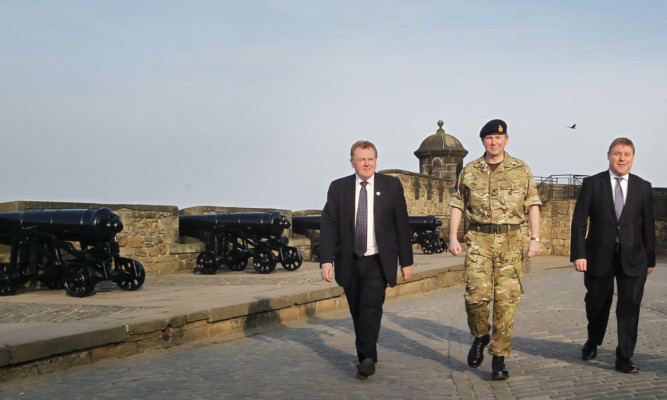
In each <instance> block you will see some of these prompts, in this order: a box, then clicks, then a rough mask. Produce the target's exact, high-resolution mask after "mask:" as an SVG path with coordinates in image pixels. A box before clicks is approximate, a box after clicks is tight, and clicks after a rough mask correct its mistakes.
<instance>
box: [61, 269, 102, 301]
mask: <svg viewBox="0 0 667 400" xmlns="http://www.w3.org/2000/svg"><path fill="white" fill-rule="evenodd" d="M96 284H97V282H95V278H94V275H93V274H92V273H91V272H90V270H89V269H88V267H87V266H86V265H85V264H84V263H82V262H71V263H69V268H68V269H67V272H65V290H66V291H67V293H68V294H69V295H70V296H74V297H86V296H88V295H89V294H90V293H92V291H93V289H95V285H96Z"/></svg>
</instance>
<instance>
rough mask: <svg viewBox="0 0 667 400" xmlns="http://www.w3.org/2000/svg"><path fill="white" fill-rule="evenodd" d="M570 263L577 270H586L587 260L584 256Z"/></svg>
mask: <svg viewBox="0 0 667 400" xmlns="http://www.w3.org/2000/svg"><path fill="white" fill-rule="evenodd" d="M572 264H574V269H576V270H577V271H579V272H584V271H586V270H588V261H587V260H586V259H585V258H577V259H576V260H574V262H573V263H572Z"/></svg>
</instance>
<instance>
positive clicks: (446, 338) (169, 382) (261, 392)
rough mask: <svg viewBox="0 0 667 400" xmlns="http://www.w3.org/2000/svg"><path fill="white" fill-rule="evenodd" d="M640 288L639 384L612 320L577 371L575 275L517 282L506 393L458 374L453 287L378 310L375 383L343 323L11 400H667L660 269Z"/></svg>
mask: <svg viewBox="0 0 667 400" xmlns="http://www.w3.org/2000/svg"><path fill="white" fill-rule="evenodd" d="M664 261H665V260H663V262H662V263H661V264H659V267H658V268H657V269H656V271H655V272H654V273H653V274H652V275H651V276H650V277H649V281H648V283H647V287H646V295H645V300H644V305H643V308H642V314H641V317H640V331H639V341H638V346H637V350H636V354H635V356H634V358H633V360H634V361H635V363H636V364H638V365H639V366H640V368H641V372H640V373H638V374H622V373H620V372H616V371H615V370H614V369H613V364H614V349H615V346H616V328H615V326H616V324H615V315H614V313H612V319H611V320H610V324H609V329H608V332H607V337H606V339H605V343H604V344H603V346H601V348H600V350H599V354H598V358H597V360H593V361H589V362H584V361H581V360H580V350H581V345H582V344H583V342H584V341H585V339H586V337H585V335H586V334H585V332H586V328H585V325H586V318H585V314H584V304H583V297H584V287H583V275H581V274H579V273H577V272H575V271H574V270H573V269H572V268H569V267H568V268H554V269H542V270H538V271H533V272H531V273H529V274H526V275H525V276H524V280H525V290H526V293H524V295H523V296H522V298H521V304H520V305H519V309H518V311H517V320H516V324H515V338H514V341H513V349H512V355H511V356H510V357H508V358H507V359H506V364H507V367H508V369H509V372H510V379H509V380H507V381H499V382H496V381H491V380H490V374H491V363H490V356H488V355H487V356H486V358H485V360H484V362H483V363H482V366H481V367H480V368H479V369H471V368H469V367H468V366H467V364H466V357H467V352H468V349H469V346H470V343H471V342H472V338H471V336H470V334H469V333H468V330H467V328H466V317H465V311H464V308H463V297H462V290H463V288H462V286H461V285H458V286H454V287H451V288H446V289H440V290H436V291H432V292H428V293H425V294H421V295H415V296H410V297H403V298H399V299H397V300H394V301H391V302H388V303H387V304H386V305H385V318H384V320H383V328H382V332H381V334H380V348H379V356H380V362H379V363H378V368H377V373H376V375H374V376H372V377H370V378H369V379H368V380H367V381H359V380H357V379H355V356H354V339H353V331H352V325H351V321H350V318H349V316H348V315H347V313H346V312H332V313H328V314H324V315H318V316H317V317H314V318H311V319H308V320H301V321H296V322H294V323H289V324H287V325H284V326H281V327H279V328H272V329H266V330H264V331H261V332H260V331H258V332H255V334H253V335H251V336H247V337H241V336H239V337H235V338H226V339H224V340H220V339H218V340H205V341H199V342H195V343H189V344H185V345H182V346H178V347H174V348H170V349H166V350H159V351H153V352H149V353H144V354H138V355H133V356H130V357H127V358H124V359H107V360H102V361H100V362H98V363H95V364H91V365H85V366H80V367H74V368H70V369H67V370H63V371H58V372H54V373H51V374H45V375H40V376H35V377H31V378H26V379H16V380H12V381H9V382H5V383H3V384H2V386H1V387H0V398H2V399H6V400H10V399H45V398H49V399H117V398H142V399H160V400H164V399H165V398H188V399H208V398H211V399H442V398H452V399H494V398H495V399H567V398H577V399H598V398H605V399H658V398H667V379H665V378H666V377H667V375H666V373H667V344H666V343H665V342H664V341H663V340H662V337H661V336H662V332H665V331H666V330H667V314H666V313H665V310H666V309H667V308H666V302H667V264H666V263H665V262H664Z"/></svg>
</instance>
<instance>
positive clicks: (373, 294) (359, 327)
mask: <svg viewBox="0 0 667 400" xmlns="http://www.w3.org/2000/svg"><path fill="white" fill-rule="evenodd" d="M352 264H353V265H352V272H353V273H352V276H351V279H350V284H349V285H348V286H347V287H345V288H343V289H344V290H345V297H346V298H347V302H348V305H349V307H350V314H351V315H352V322H353V323H354V334H355V338H356V340H355V344H356V347H357V357H358V358H359V362H361V361H363V360H364V359H367V358H370V359H371V360H373V361H374V362H377V360H378V356H377V342H378V337H379V336H380V323H381V321H382V306H383V304H384V299H385V289H386V288H387V279H386V278H385V276H384V272H383V270H382V264H381V261H380V257H379V256H377V255H375V256H368V257H361V258H355V260H354V261H353V263H352Z"/></svg>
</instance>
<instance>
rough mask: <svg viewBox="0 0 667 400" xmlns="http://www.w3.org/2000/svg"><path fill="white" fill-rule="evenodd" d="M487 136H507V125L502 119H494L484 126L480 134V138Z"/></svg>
mask: <svg viewBox="0 0 667 400" xmlns="http://www.w3.org/2000/svg"><path fill="white" fill-rule="evenodd" d="M486 135H507V124H506V123H505V121H503V120H502V119H492V120H491V121H489V122H487V123H486V124H484V126H483V127H482V130H481V131H480V132H479V137H481V138H483V137H484V136H486Z"/></svg>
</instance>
